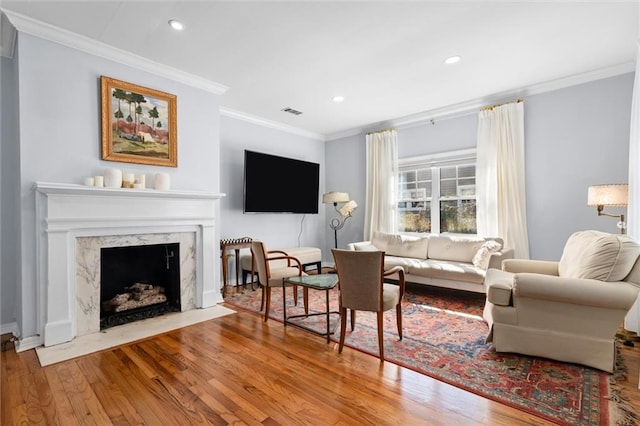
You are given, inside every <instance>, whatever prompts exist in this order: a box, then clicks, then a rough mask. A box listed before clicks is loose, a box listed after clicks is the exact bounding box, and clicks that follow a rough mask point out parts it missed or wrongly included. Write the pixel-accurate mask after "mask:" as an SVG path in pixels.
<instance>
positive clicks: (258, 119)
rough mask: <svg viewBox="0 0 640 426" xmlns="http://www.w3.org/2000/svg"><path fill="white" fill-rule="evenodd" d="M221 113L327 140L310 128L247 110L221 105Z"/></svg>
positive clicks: (310, 137)
mask: <svg viewBox="0 0 640 426" xmlns="http://www.w3.org/2000/svg"><path fill="white" fill-rule="evenodd" d="M220 114H221V115H224V116H225V117H230V118H235V119H238V120H242V121H247V122H249V123H253V124H257V125H258V126H263V127H269V128H271V129H276V130H281V131H283V132H287V133H292V134H294V135H298V136H303V137H305V138H309V139H314V140H319V141H323V142H324V141H325V136H324V135H321V134H320V133H314V132H310V131H308V130H304V129H300V128H299V127H293V126H289V125H288V124H283V123H279V122H277V121H273V120H268V119H266V118H262V117H258V116H257V115H251V114H247V113H245V112H241V111H236V110H233V109H230V108H225V107H220Z"/></svg>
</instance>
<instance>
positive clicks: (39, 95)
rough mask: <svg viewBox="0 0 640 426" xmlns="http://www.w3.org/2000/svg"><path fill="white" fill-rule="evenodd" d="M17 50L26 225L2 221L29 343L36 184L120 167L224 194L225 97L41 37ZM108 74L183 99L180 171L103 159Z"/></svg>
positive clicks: (33, 318) (25, 39) (23, 41)
mask: <svg viewBox="0 0 640 426" xmlns="http://www.w3.org/2000/svg"><path fill="white" fill-rule="evenodd" d="M17 51H18V53H19V56H18V62H19V63H18V68H17V69H18V80H19V86H18V91H19V138H20V139H19V143H20V152H19V155H18V158H14V159H13V161H18V159H19V160H20V180H19V182H20V191H21V192H20V216H21V223H15V222H17V220H15V219H14V220H13V221H9V220H10V218H5V217H4V216H3V217H2V222H3V228H4V227H7V228H9V227H12V226H15V227H16V228H19V229H20V235H19V237H18V240H17V241H16V243H17V246H18V247H19V246H20V244H21V245H22V247H21V252H20V255H19V259H18V261H17V265H21V270H18V271H7V272H6V274H10V275H13V276H20V277H21V282H20V284H19V288H18V290H17V292H18V296H17V298H16V299H17V300H18V301H19V306H18V308H17V319H18V323H19V325H20V327H21V333H22V336H23V337H28V336H32V335H35V334H36V333H37V332H38V329H37V315H36V307H37V291H36V290H37V289H36V282H35V268H36V265H35V235H34V223H35V213H34V204H35V201H34V191H33V184H34V182H36V181H44V182H60V183H82V179H83V177H84V176H93V175H96V174H102V172H103V170H104V169H105V168H107V167H117V168H120V169H123V170H124V171H130V172H132V173H151V174H153V173H156V172H160V171H162V172H167V173H169V174H170V176H171V186H172V188H176V189H188V190H202V191H209V192H220V173H219V172H220V167H219V163H220V139H219V138H220V133H219V131H220V112H219V109H220V107H219V97H218V96H217V95H214V94H211V93H209V92H207V91H204V90H201V89H197V88H194V87H191V86H187V85H184V84H182V83H178V82H176V81H172V80H169V79H167V78H163V77H160V76H157V75H154V74H150V73H147V72H143V71H140V70H137V69H134V68H131V67H128V66H126V65H123V64H121V63H116V62H113V61H110V60H107V59H104V58H101V57H97V56H94V55H90V54H87V53H84V52H81V51H78V50H75V49H70V48H67V47H64V46H62V45H59V44H56V43H52V42H49V41H46V40H43V39H40V38H38V37H33V36H30V35H27V34H23V33H20V34H19V37H18V44H17ZM101 75H106V76H109V77H113V78H117V79H121V80H124V81H128V82H131V83H135V84H140V85H142V86H146V87H151V88H154V89H158V90H161V91H165V92H169V93H172V94H175V95H176V96H177V115H178V167H177V168H166V167H156V166H145V165H133V164H131V165H130V164H126V163H116V162H107V161H102V160H101V159H100V158H101V153H100V149H101V148H100V146H101V145H100V82H99V77H100V76H101ZM4 95H5V94H4V93H3V97H4ZM12 101H13V102H14V103H16V102H15V99H12ZM3 114H4V111H3ZM5 118H6V116H5ZM3 145H4V144H3ZM3 160H4V156H3ZM218 234H219V231H218ZM5 286H8V287H10V286H13V283H10V282H6V283H5V281H4V280H3V281H2V288H3V295H4V294H5V292H6V293H8V294H10V293H11V292H12V291H14V290H13V289H10V288H8V287H7V289H6V291H5ZM3 320H4V318H3Z"/></svg>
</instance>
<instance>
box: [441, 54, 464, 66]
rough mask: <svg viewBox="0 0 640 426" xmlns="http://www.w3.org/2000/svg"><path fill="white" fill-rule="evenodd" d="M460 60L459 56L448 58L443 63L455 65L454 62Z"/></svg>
mask: <svg viewBox="0 0 640 426" xmlns="http://www.w3.org/2000/svg"><path fill="white" fill-rule="evenodd" d="M460 59H462V58H461V57H460V56H450V57H448V58H447V59H445V60H444V63H445V64H447V65H451V64H455V63H456V62H458V61H460Z"/></svg>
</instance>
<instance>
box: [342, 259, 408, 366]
mask: <svg viewBox="0 0 640 426" xmlns="http://www.w3.org/2000/svg"><path fill="white" fill-rule="evenodd" d="M331 251H332V253H333V259H334V261H335V268H336V272H337V274H338V286H339V288H340V299H339V300H340V318H341V319H340V346H339V348H338V352H339V353H342V348H343V346H344V335H345V332H346V324H347V309H350V310H351V331H353V330H354V328H355V322H356V311H370V312H376V313H377V318H378V347H379V352H380V361H381V362H384V330H383V313H384V311H387V310H389V309H393V308H395V309H396V323H397V326H398V335H399V336H400V340H402V299H403V298H404V290H405V281H404V270H403V269H402V267H400V266H396V267H394V268H391V269H389V270H387V271H385V270H384V252H383V251H355V250H339V249H332V250H331ZM393 274H398V284H397V285H396V284H390V283H385V282H384V279H385V277H387V276H389V275H393Z"/></svg>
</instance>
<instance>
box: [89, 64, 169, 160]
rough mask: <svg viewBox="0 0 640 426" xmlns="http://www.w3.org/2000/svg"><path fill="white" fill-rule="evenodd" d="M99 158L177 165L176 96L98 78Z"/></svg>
mask: <svg viewBox="0 0 640 426" xmlns="http://www.w3.org/2000/svg"><path fill="white" fill-rule="evenodd" d="M100 86H101V99H102V159H103V160H107V161H120V162H123V163H137V164H152V165H155V166H166V167H177V166H178V136H177V135H178V132H177V118H176V111H177V106H176V105H177V101H176V96H175V95H172V94H170V93H165V92H161V91H159V90H155V89H150V88H147V87H143V86H138V85H136V84H132V83H127V82H124V81H120V80H115V79H113V78H109V77H105V76H102V77H100Z"/></svg>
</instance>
